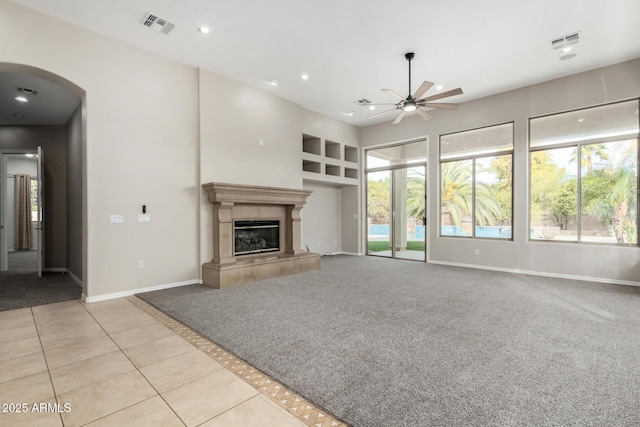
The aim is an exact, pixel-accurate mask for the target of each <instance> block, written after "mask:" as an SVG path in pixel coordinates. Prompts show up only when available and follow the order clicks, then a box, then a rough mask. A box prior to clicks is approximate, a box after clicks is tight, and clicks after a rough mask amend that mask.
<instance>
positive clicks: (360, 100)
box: [356, 98, 371, 106]
mask: <svg viewBox="0 0 640 427" xmlns="http://www.w3.org/2000/svg"><path fill="white" fill-rule="evenodd" d="M356 104H358V105H360V106H363V105H369V104H371V101H369V100H368V99H366V98H362V99H358V100H357V101H356Z"/></svg>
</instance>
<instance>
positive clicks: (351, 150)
mask: <svg viewBox="0 0 640 427" xmlns="http://www.w3.org/2000/svg"><path fill="white" fill-rule="evenodd" d="M344 159H345V160H346V161H347V162H351V163H358V149H357V148H356V147H351V146H349V145H345V146H344Z"/></svg>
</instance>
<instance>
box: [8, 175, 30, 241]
mask: <svg viewBox="0 0 640 427" xmlns="http://www.w3.org/2000/svg"><path fill="white" fill-rule="evenodd" d="M14 198H15V227H14V228H15V232H14V238H13V247H14V249H16V250H19V249H31V245H32V240H31V178H30V177H29V175H22V174H17V175H16V177H15V192H14Z"/></svg>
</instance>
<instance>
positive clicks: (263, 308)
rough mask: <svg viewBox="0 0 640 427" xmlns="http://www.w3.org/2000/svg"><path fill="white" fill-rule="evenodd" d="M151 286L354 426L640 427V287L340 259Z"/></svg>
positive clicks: (183, 314)
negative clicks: (236, 281)
mask: <svg viewBox="0 0 640 427" xmlns="http://www.w3.org/2000/svg"><path fill="white" fill-rule="evenodd" d="M138 296H139V297H141V298H142V299H144V300H146V301H148V302H150V303H151V304H153V305H155V306H156V307H158V308H160V309H161V310H163V311H164V312H166V313H168V314H170V315H171V316H173V317H175V318H176V319H178V320H179V321H181V322H183V323H185V324H187V325H188V326H190V327H191V328H193V329H194V330H196V331H198V332H199V333H201V334H203V335H205V336H207V337H209V338H210V339H211V340H213V341H214V342H216V343H218V344H219V345H221V346H223V347H225V348H226V349H228V350H229V351H231V352H233V353H234V354H236V355H237V356H238V357H240V358H242V359H244V360H246V361H247V362H249V363H250V364H252V365H254V366H255V367H257V368H258V369H260V370H262V371H263V372H265V373H266V374H267V375H269V376H271V377H273V378H275V379H277V380H278V381H281V382H282V383H284V384H285V385H287V386H288V387H290V388H291V389H293V390H294V391H296V392H298V393H299V394H301V395H302V396H304V397H306V398H307V399H309V400H311V401H312V402H314V403H315V404H317V405H319V406H321V407H323V408H324V409H326V410H327V411H329V412H330V413H332V414H334V415H335V416H336V417H338V418H340V419H342V420H343V421H345V422H347V423H349V424H351V425H353V426H363V427H364V426H366V427H370V426H497V425H499V426H585V425H587V426H624V425H629V426H631V425H634V426H637V425H640V404H639V402H640V288H634V287H625V286H619V285H606V284H597V283H589V282H580V281H572V280H561V279H550V278H542V277H532V276H524V275H516V274H509V273H500V272H491V271H483V270H475V269H465V268H455V267H445V266H437V265H428V264H424V263H418V262H412V261H402V260H391V259H381V258H374V257H341V256H337V257H332V258H326V257H325V258H323V259H322V270H321V271H316V272H309V273H302V274H298V275H292V276H286V277H281V278H277V279H271V280H265V281H262V282H257V283H252V284H247V285H242V286H237V287H234V288H231V289H226V290H213V289H209V288H206V287H204V286H201V285H193V286H185V287H180V288H174V289H168V290H162V291H156V292H150V293H145V294H140V295H138Z"/></svg>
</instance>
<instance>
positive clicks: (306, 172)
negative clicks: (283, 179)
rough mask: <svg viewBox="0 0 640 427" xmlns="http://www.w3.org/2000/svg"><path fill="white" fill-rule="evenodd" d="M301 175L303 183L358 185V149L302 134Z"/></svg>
mask: <svg viewBox="0 0 640 427" xmlns="http://www.w3.org/2000/svg"><path fill="white" fill-rule="evenodd" d="M302 175H303V180H304V181H305V182H314V183H321V184H332V185H337V186H345V185H358V177H359V165H358V147H355V146H351V145H347V144H343V143H341V142H337V141H331V140H328V139H324V138H320V137H317V136H314V135H308V134H302Z"/></svg>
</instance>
